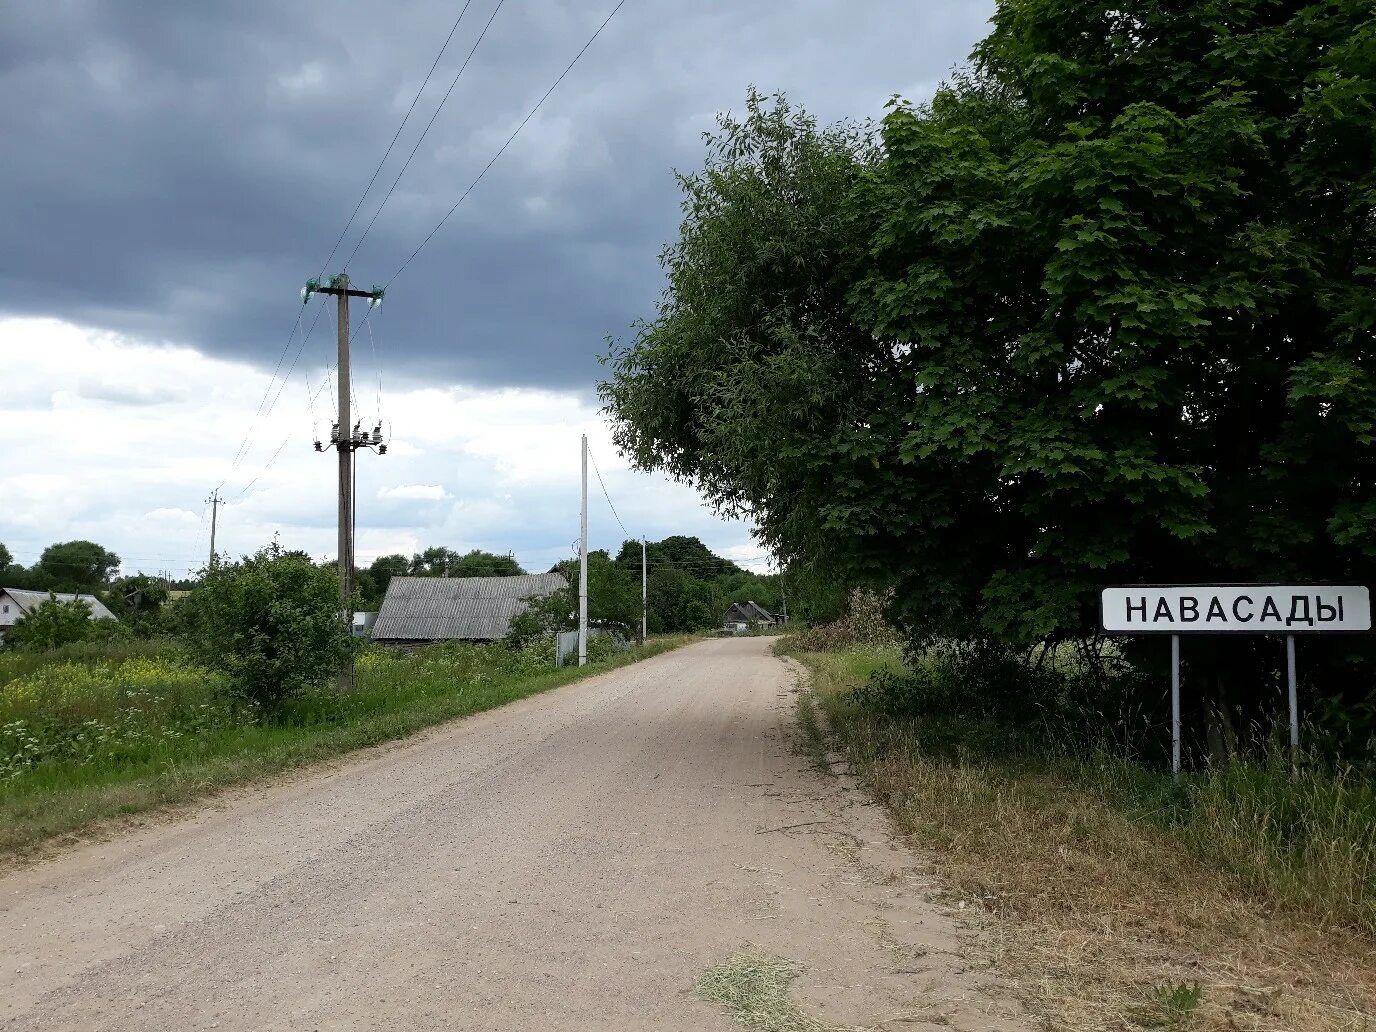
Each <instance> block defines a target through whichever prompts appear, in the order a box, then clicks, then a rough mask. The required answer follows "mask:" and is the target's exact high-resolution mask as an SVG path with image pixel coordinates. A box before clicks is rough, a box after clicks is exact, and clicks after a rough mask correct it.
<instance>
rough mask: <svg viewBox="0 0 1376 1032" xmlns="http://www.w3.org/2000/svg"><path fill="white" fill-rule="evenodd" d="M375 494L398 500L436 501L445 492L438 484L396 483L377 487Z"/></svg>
mask: <svg viewBox="0 0 1376 1032" xmlns="http://www.w3.org/2000/svg"><path fill="white" fill-rule="evenodd" d="M377 496H378V497H379V498H391V499H396V500H400V501H421V502H425V501H428V502H437V501H439V500H440V499H441V498H444V497H446V496H447V492H446V491H445V490H444V488H443V487H441V486H440V485H439V484H398V485H397V486H396V487H383V488H379V489H378V492H377Z"/></svg>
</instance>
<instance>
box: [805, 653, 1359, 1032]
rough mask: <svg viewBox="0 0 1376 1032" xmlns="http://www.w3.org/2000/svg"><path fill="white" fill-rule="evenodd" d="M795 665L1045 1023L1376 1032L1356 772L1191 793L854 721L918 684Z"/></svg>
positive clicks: (990, 742) (931, 726) (853, 661)
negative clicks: (890, 685)
mask: <svg viewBox="0 0 1376 1032" xmlns="http://www.w3.org/2000/svg"><path fill="white" fill-rule="evenodd" d="M784 649H785V650H787V645H785V646H784ZM792 654H794V655H796V656H797V658H799V659H800V660H801V661H802V662H803V663H804V664H805V665H806V666H807V667H808V668H810V670H811V671H812V684H811V691H810V693H809V694H808V695H804V696H801V697H800V698H805V699H809V702H810V704H813V705H815V706H816V708H817V710H818V711H819V712H820V713H821V714H822V715H823V716H824V718H825V724H826V732H825V733H827V734H829V735H831V736H832V737H833V739H834V743H835V746H836V747H837V748H839V749H841V750H842V751H844V752H846V753H847V754H848V757H849V759H850V761H851V764H852V769H853V770H855V771H856V772H857V773H859V774H861V776H862V777H864V778H865V779H866V781H867V783H868V784H869V785H870V786H871V788H872V790H873V791H874V792H875V794H876V795H877V796H878V797H879V798H880V799H881V800H882V801H883V802H885V803H886V804H887V805H888V807H889V808H890V810H891V812H892V813H893V816H894V818H895V820H896V823H897V825H898V826H899V828H900V829H901V830H903V831H904V832H906V833H908V834H910V835H911V836H912V837H913V839H914V840H915V843H916V845H917V846H918V847H919V848H921V849H922V850H924V851H926V852H927V853H928V854H929V855H931V856H933V857H934V859H935V861H936V863H937V867H938V870H939V872H940V873H941V874H942V875H943V877H944V879H945V881H946V883H947V884H948V885H950V886H951V888H952V890H953V891H954V892H956V893H957V894H959V895H960V896H961V897H962V898H963V899H966V900H969V901H973V902H974V904H975V905H976V906H977V907H980V908H983V909H984V910H986V911H987V912H989V914H990V915H991V917H992V919H991V920H990V921H989V922H987V923H986V927H985V928H984V935H983V940H982V941H983V942H984V943H985V946H986V948H987V949H988V952H989V954H990V957H991V959H993V960H994V961H995V962H996V963H998V965H999V966H1000V968H1001V969H1002V971H1003V972H1004V974H1005V975H1006V976H1007V977H1009V978H1010V979H1011V980H1012V981H1014V982H1015V983H1017V984H1019V985H1020V986H1021V987H1022V989H1023V990H1024V993H1025V995H1026V997H1027V998H1028V1000H1029V1003H1030V1004H1031V1005H1032V1006H1033V1007H1034V1008H1035V1009H1036V1010H1037V1011H1038V1012H1039V1013H1040V1014H1042V1015H1043V1016H1044V1017H1045V1018H1046V1019H1047V1021H1048V1024H1049V1027H1051V1028H1054V1029H1065V1030H1076V1032H1078V1030H1085V1032H1089V1030H1096V1032H1098V1030H1103V1029H1136V1028H1178V1029H1189V1030H1220V1032H1221V1030H1225V1029H1227V1030H1237V1029H1249V1030H1258V1032H1262V1030H1267V1032H1269V1030H1276V1032H1280V1030H1288V1032H1320V1030H1322V1032H1336V1030H1343V1032H1358V1030H1370V1029H1376V821H1374V820H1373V815H1374V814H1376V810H1373V807H1372V796H1371V786H1370V785H1369V784H1367V783H1365V782H1363V781H1362V780H1361V779H1360V778H1356V777H1353V776H1352V775H1342V774H1339V775H1336V776H1328V775H1324V774H1321V773H1316V772H1313V771H1310V772H1306V773H1301V774H1300V775H1299V776H1298V778H1296V779H1294V780H1292V778H1291V776H1290V773H1289V771H1288V770H1287V769H1286V768H1285V766H1284V765H1283V764H1278V763H1273V764H1270V765H1260V766H1257V765H1244V764H1238V765H1236V766H1235V767H1232V768H1229V769H1226V770H1223V771H1220V772H1216V773H1214V774H1210V775H1202V776H1196V777H1192V778H1189V779H1186V780H1185V781H1184V782H1183V783H1182V784H1181V785H1179V786H1177V785H1176V784H1175V782H1174V781H1173V780H1172V779H1171V778H1170V777H1169V776H1164V775H1160V774H1156V773H1154V772H1151V771H1148V770H1146V769H1144V768H1142V767H1140V766H1138V765H1136V764H1132V763H1129V762H1126V761H1123V760H1120V759H1116V758H1113V757H1110V756H1107V755H1093V756H1088V757H1085V756H1076V755H1074V754H1072V753H1070V752H1069V751H1057V750H1054V749H1047V748H1045V747H1042V746H1039V745H1037V744H1036V743H1035V742H1034V741H1033V740H1032V737H1031V736H1030V735H1026V734H1023V733H1021V732H1020V731H1018V730H1016V729H1009V728H1006V727H999V726H996V725H993V724H990V723H985V722H977V721H973V720H961V719H951V718H945V717H931V716H924V717H895V716H890V715H885V714H882V713H878V712H875V711H874V710H873V709H872V708H867V707H862V706H860V705H857V703H856V701H855V698H854V693H855V690H856V689H857V688H858V687H859V686H861V685H863V684H865V683H866V682H867V681H868V679H869V677H870V676H871V675H872V674H873V673H874V672H875V671H877V670H881V669H889V670H898V669H900V668H901V661H900V659H899V656H898V653H897V651H896V650H887V649H882V648H880V649H868V650H860V651H847V652H835V653H792ZM809 696H810V698H809ZM802 719H803V729H804V733H805V734H810V733H811V732H809V731H808V719H809V718H808V716H807V715H804V716H803V718H802ZM812 722H813V724H814V725H816V724H818V723H820V722H819V721H817V719H816V715H815V714H813V715H812Z"/></svg>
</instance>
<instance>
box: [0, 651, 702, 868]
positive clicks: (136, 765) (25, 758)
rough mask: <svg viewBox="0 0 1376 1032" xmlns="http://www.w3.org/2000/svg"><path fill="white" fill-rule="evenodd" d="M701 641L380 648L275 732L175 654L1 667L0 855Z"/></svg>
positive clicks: (80, 657)
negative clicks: (590, 649) (343, 692)
mask: <svg viewBox="0 0 1376 1032" xmlns="http://www.w3.org/2000/svg"><path fill="white" fill-rule="evenodd" d="M689 640H690V639H689V638H687V637H684V636H678V637H664V638H657V639H651V641H650V642H649V644H648V645H647V646H645V647H644V648H637V649H632V650H629V651H627V652H623V653H619V654H617V655H615V656H613V657H610V658H608V659H606V660H604V661H603V662H600V663H597V664H593V665H589V666H587V667H584V668H581V669H580V668H578V667H566V668H564V669H562V670H554V669H550V668H549V667H547V666H545V665H544V664H543V663H542V662H539V661H537V659H535V658H533V657H532V656H531V655H529V654H523V653H520V652H514V651H512V650H510V649H507V648H506V647H504V646H502V645H492V646H474V645H453V646H440V647H436V648H432V649H426V650H422V651H420V652H417V653H413V654H410V655H401V656H396V655H392V654H389V653H383V652H381V651H380V650H379V651H370V652H368V653H365V654H364V655H363V656H361V657H360V659H359V662H358V667H357V678H356V682H357V687H356V689H355V691H354V692H353V693H351V694H349V695H347V696H339V695H336V694H335V693H334V692H332V691H327V690H322V691H319V692H316V693H313V694H310V695H307V696H305V697H302V698H298V699H294V700H292V701H291V702H289V703H288V704H287V705H286V706H285V707H284V708H283V710H282V711H281V713H279V714H277V715H276V716H275V717H274V718H273V719H271V720H263V721H255V720H253V719H251V716H250V715H249V714H247V713H245V712H243V711H242V710H241V709H236V708H235V707H233V706H232V705H230V704H229V703H228V702H227V701H225V700H226V696H225V692H224V691H223V689H224V685H223V682H222V681H220V680H219V679H218V678H217V677H216V676H215V675H213V674H211V673H209V672H208V671H205V670H201V669H198V668H195V667H193V666H191V665H189V664H188V663H186V662H185V661H184V660H182V659H180V658H178V656H177V655H176V653H175V651H173V650H172V649H170V648H169V647H167V646H161V647H142V648H139V649H134V650H130V652H129V653H128V654H127V655H110V654H107V653H105V652H96V653H94V654H91V653H85V654H82V653H78V654H71V655H66V654H64V655H59V656H56V657H49V659H48V661H47V662H46V663H45V662H41V661H35V659H34V657H22V658H21V659H19V660H17V661H16V660H15V659H14V658H12V657H11V656H8V655H7V656H0V858H10V859H14V858H17V857H22V856H23V855H25V854H29V853H32V852H33V851H34V850H36V849H37V848H39V847H40V846H42V845H43V844H44V843H51V842H52V841H53V840H54V839H57V838H59V837H62V836H72V835H74V834H76V833H79V832H82V831H83V830H86V829H89V828H90V827H91V826H93V825H97V824H100V823H101V822H104V821H109V820H110V819H112V818H120V817H125V816H128V815H131V814H137V813H141V812H145V811H149V810H153V809H156V808H158V807H165V806H169V805H175V804H179V803H185V802H187V801H189V800H192V799H195V798H196V797H198V796H202V795H205V794H207V793H211V792H214V791H216V790H218V789H220V788H223V787H225V786H228V785H233V784H237V783H241V782H246V781H252V780H256V779H260V778H264V777H268V776H270V775H272V774H275V773H277V772H280V771H283V770H286V769H288V768H291V767H296V766H300V765H302V764H308V763H313V762H317V761H320V760H324V759H327V758H329V757H333V756H338V755H339V754H341V753H345V752H349V751H351V750H354V749H361V748H365V747H367V746H371V745H377V744H380V743H383V742H388V741H392V740H395V739H398V738H404V737H406V736H407V735H410V734H413V733H415V732H417V731H419V730H421V729H422V728H425V727H428V726H430V725H433V724H437V723H440V722H442V721H446V720H451V719H454V718H456V717H462V716H466V715H468V714H472V713H478V712H481V711H483V710H487V709H491V708H493V707H496V706H501V705H504V704H505V703H508V702H512V701H515V700H517V699H522V698H525V697H527V696H530V695H534V694H537V693H539V692H543V691H548V690H549V689H551V688H556V687H559V686H560V685H564V684H568V683H569V682H571V681H576V680H578V679H580V678H582V677H587V676H590V675H593V674H598V673H602V672H605V671H607V670H612V669H615V668H617V667H620V666H624V665H626V664H628V663H633V662H636V661H638V660H641V659H646V658H649V657H650V656H653V655H658V654H659V653H662V652H665V651H668V650H669V649H672V648H676V647H678V646H679V645H682V644H684V643H686V642H687V641H689ZM54 659H56V660H57V661H56V662H54V661H53V660H54ZM6 661H9V662H8V665H5V662H6ZM24 754H26V755H24ZM16 757H17V758H16Z"/></svg>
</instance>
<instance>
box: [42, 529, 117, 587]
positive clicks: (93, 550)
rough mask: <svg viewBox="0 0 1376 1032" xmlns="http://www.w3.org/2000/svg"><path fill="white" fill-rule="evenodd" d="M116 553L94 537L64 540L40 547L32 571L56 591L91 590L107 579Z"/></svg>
mask: <svg viewBox="0 0 1376 1032" xmlns="http://www.w3.org/2000/svg"><path fill="white" fill-rule="evenodd" d="M118 568H119V556H117V555H115V553H113V552H111V551H109V550H107V549H105V548H102V547H101V546H100V545H98V544H96V543H95V542H94V541H63V542H59V543H58V544H55V545H49V546H48V547H47V548H45V549H43V554H42V556H40V557H39V560H38V563H37V565H36V566H35V571H36V572H37V573H38V574H39V575H41V576H42V577H43V578H44V579H45V581H46V583H44V585H43V586H44V587H46V588H50V589H52V590H55V591H94V590H95V589H97V588H100V587H103V586H104V585H106V584H108V583H109V581H110V575H111V574H112V573H114V572H115V570H116V569H118Z"/></svg>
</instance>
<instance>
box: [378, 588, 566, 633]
mask: <svg viewBox="0 0 1376 1032" xmlns="http://www.w3.org/2000/svg"><path fill="white" fill-rule="evenodd" d="M568 586H569V583H568V581H566V580H564V578H563V576H562V575H561V574H558V573H533V574H523V575H521V576H519V577H393V578H392V582H391V583H390V584H388V585H387V597H386V598H384V599H383V600H382V608H381V609H380V610H379V611H378V614H377V622H376V623H375V624H373V640H374V641H450V640H453V639H456V638H458V639H464V640H467V641H495V640H497V639H498V638H505V637H506V635H507V632H508V631H509V630H511V621H512V620H514V619H515V618H516V617H517V616H519V615H520V614H521V613H524V612H525V611H526V608H527V605H528V601H527V600H528V599H531V598H538V597H541V596H544V595H552V594H553V593H554V592H556V591H561V590H563V589H564V588H567V587H568Z"/></svg>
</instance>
